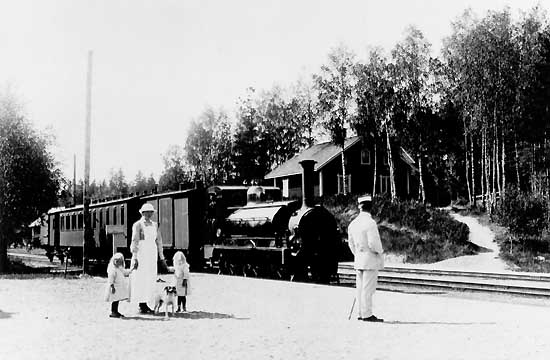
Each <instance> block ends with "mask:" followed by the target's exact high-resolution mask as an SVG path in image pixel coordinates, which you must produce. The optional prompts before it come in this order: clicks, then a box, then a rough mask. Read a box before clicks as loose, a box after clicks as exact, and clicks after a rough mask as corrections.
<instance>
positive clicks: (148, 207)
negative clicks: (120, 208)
mask: <svg viewBox="0 0 550 360" xmlns="http://www.w3.org/2000/svg"><path fill="white" fill-rule="evenodd" d="M144 211H156V210H155V208H154V207H153V205H151V204H149V203H145V204H143V205H141V209H139V213H140V214H143V212H144Z"/></svg>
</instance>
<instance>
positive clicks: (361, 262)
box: [348, 211, 384, 270]
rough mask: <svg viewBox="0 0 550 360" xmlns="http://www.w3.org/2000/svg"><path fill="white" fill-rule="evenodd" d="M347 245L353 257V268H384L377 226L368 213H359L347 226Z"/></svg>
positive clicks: (382, 250)
mask: <svg viewBox="0 0 550 360" xmlns="http://www.w3.org/2000/svg"><path fill="white" fill-rule="evenodd" d="M348 245H349V248H350V250H351V252H352V253H353V255H354V256H355V261H354V267H355V269H359V270H380V269H383V268H384V257H383V255H382V254H383V253H384V249H383V248H382V242H381V241H380V234H379V233H378V226H377V225H376V222H375V221H374V219H373V218H372V216H371V215H370V214H369V213H368V212H364V211H361V212H360V213H359V215H357V217H356V218H355V219H353V221H352V222H351V223H350V224H349V226H348Z"/></svg>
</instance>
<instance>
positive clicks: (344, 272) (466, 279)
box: [338, 264, 550, 298]
mask: <svg viewBox="0 0 550 360" xmlns="http://www.w3.org/2000/svg"><path fill="white" fill-rule="evenodd" d="M338 275H339V279H340V283H341V285H342V286H353V285H354V284H355V271H354V270H353V268H352V266H351V265H348V264H341V265H340V266H339V269H338ZM378 288H379V289H380V290H396V289H403V288H406V289H410V288H421V289H431V290H438V291H470V292H482V293H492V294H507V295H520V296H529V297H541V298H550V275H545V274H532V275H531V274H499V273H490V272H473V271H451V270H427V269H414V268H396V267H388V268H384V269H383V270H381V271H380V274H379V277H378Z"/></svg>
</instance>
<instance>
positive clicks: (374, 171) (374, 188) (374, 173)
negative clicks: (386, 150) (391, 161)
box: [372, 141, 378, 196]
mask: <svg viewBox="0 0 550 360" xmlns="http://www.w3.org/2000/svg"><path fill="white" fill-rule="evenodd" d="M377 164H378V160H377V151H376V141H375V142H374V168H373V171H372V172H373V179H372V196H374V195H376V176H378V172H377Z"/></svg>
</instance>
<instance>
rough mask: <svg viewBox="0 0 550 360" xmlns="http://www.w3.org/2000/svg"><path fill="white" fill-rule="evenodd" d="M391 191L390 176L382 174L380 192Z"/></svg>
mask: <svg viewBox="0 0 550 360" xmlns="http://www.w3.org/2000/svg"><path fill="white" fill-rule="evenodd" d="M389 192H390V177H389V176H386V175H380V193H382V194H386V193H389Z"/></svg>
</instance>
